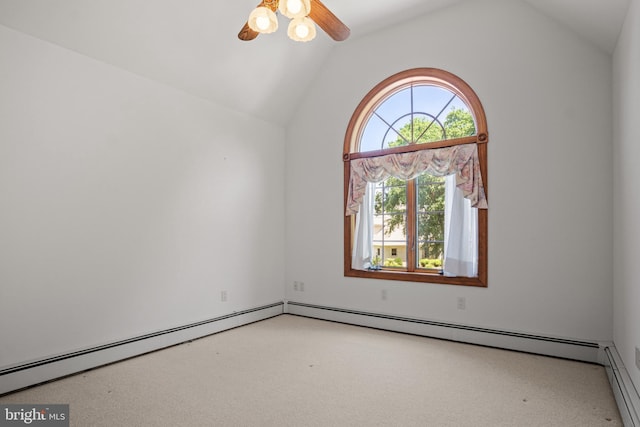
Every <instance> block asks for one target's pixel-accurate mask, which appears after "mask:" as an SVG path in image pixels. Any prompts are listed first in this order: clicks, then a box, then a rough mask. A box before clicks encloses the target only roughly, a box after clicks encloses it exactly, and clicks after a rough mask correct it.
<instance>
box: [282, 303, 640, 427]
mask: <svg viewBox="0 0 640 427" xmlns="http://www.w3.org/2000/svg"><path fill="white" fill-rule="evenodd" d="M285 312H286V313H290V314H296V315H301V316H307V317H313V318H317V319H324V320H331V321H336V322H341V323H348V324H353V325H359V326H367V327H372V328H376V329H383V330H388V331H394V332H402V333H409V334H413V335H420V336H425V337H431V338H440V339H446V340H451V341H458V342H464V343H470V344H478V345H483V346H488V347H496V348H502V349H509V350H516V351H522V352H527V353H534V354H542V355H547V356H553V357H562V358H566V359H573V360H580V361H584V362H590V363H598V364H602V358H603V356H602V352H603V347H602V346H601V345H600V344H599V343H597V342H591V341H579V340H571V339H565V338H557V337H550V336H541V335H533V334H525V333H520V332H514V331H505V330H497V329H489V328H482V327H476V326H469V325H462V324H455V323H446V322H438V321H432V320H425V319H416V318H409V317H401V316H394V315H388V314H382V313H372V312H364V311H357V310H350V309H344V308H336V307H326V306H320V305H314V304H306V303H300V302H294V301H286V306H285ZM639 427H640V426H639Z"/></svg>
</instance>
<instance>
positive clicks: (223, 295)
mask: <svg viewBox="0 0 640 427" xmlns="http://www.w3.org/2000/svg"><path fill="white" fill-rule="evenodd" d="M220 301H222V302H227V291H220Z"/></svg>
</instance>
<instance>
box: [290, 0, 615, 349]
mask: <svg viewBox="0 0 640 427" xmlns="http://www.w3.org/2000/svg"><path fill="white" fill-rule="evenodd" d="M610 61H611V58H610V57H609V56H608V55H606V54H605V53H602V52H601V51H599V50H598V49H597V48H595V47H593V46H592V45H590V44H589V43H587V42H586V41H584V40H582V39H580V38H579V37H578V36H577V35H575V34H574V33H572V32H570V31H568V30H566V29H565V28H564V27H562V26H560V25H559V24H557V23H556V22H555V21H553V20H551V19H548V18H546V17H545V16H543V15H541V14H539V13H538V12H536V11H535V10H533V9H532V8H530V7H529V6H528V5H526V4H523V3H521V2H514V1H512V0H482V1H477V0H475V1H466V2H463V3H460V4H458V5H456V6H453V7H451V8H448V9H444V10H441V11H439V12H436V13H433V14H430V15H428V16H424V17H418V18H416V19H415V20H414V21H413V22H408V23H405V24H403V25H401V26H394V27H391V28H389V29H387V30H386V31H379V32H377V33H375V34H372V35H368V36H366V37H362V38H360V39H354V40H352V41H351V42H350V43H349V44H344V45H339V46H337V47H336V48H335V50H334V52H333V54H332V56H331V58H330V60H328V61H327V62H326V64H325V67H324V69H323V70H321V71H320V73H319V75H318V77H317V79H316V81H315V83H314V86H313V88H312V89H311V90H310V93H309V94H308V96H307V98H306V101H305V102H304V104H303V105H301V106H300V108H299V109H298V114H297V116H296V117H295V119H294V120H293V121H292V125H291V126H290V129H289V130H288V135H287V136H288V138H287V141H288V145H287V174H286V182H287V192H286V194H287V263H286V282H287V291H286V297H287V299H289V300H293V301H298V302H306V303H313V304H321V305H327V306H334V307H343V308H351V309H356V310H364V311H375V312H382V313H389V314H396V315H403V316H411V317H419V318H424V319H433V320H439V321H448V322H456V323H463V324H470V325H476V326H483V327H492V328H499V329H506V330H515V331H523V332H528V333H536V334H544V335H552V336H561V337H567V338H574V339H586V340H605V341H606V340H611V339H612V316H613V314H612V291H611V288H612V283H611V282H612V279H611V278H612V274H613V273H612V264H613V261H612V239H611V235H612V232H613V226H612V221H613V219H612V216H613V214H612V208H611V205H612V201H613V198H612V195H611V188H612V185H613V184H612V149H611V138H612V137H611V134H612V119H611V78H612V73H611V62H610ZM413 67H437V68H442V69H445V70H448V71H450V72H453V73H454V74H456V75H458V76H460V77H461V78H463V79H464V80H465V81H466V82H467V83H469V84H470V85H471V86H472V87H473V88H474V89H475V90H476V92H477V94H478V95H479V97H480V99H481V101H482V102H483V105H484V107H485V110H486V113H487V118H488V126H489V134H490V142H489V178H488V187H489V207H490V208H489V218H490V219H489V286H488V288H486V289H478V288H469V287H460V286H444V285H436V284H418V283H405V282H390V281H389V282H386V281H374V280H366V279H357V278H345V277H343V274H342V272H343V269H342V263H343V250H342V244H343V229H342V228H343V227H342V224H343V223H342V221H343V217H342V215H343V194H342V193H343V190H342V188H343V178H342V161H341V153H342V146H343V138H344V134H345V130H346V127H347V124H348V121H349V118H350V116H351V114H352V113H353V111H354V109H355V108H356V106H357V104H358V103H359V102H360V100H361V99H362V98H363V97H364V96H365V94H366V93H367V92H368V91H369V90H370V89H371V88H372V87H373V86H374V85H375V84H377V83H378V82H380V81H381V80H383V79H384V78H386V77H388V76H390V75H392V74H394V73H396V72H399V71H402V70H405V69H408V68H413ZM309 242H313V243H312V244H310V243H309ZM293 281H303V282H304V283H305V290H304V292H300V291H294V290H293ZM383 289H386V290H387V297H388V298H387V300H382V298H381V291H382V290H383ZM458 296H464V297H466V299H467V309H466V310H458V309H457V307H456V297H458Z"/></svg>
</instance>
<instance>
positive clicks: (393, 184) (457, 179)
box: [343, 68, 488, 286]
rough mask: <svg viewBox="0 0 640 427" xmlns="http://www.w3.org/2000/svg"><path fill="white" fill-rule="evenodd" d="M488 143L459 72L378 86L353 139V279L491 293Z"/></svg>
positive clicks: (408, 74) (414, 73)
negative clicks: (488, 287) (483, 288)
mask: <svg viewBox="0 0 640 427" xmlns="http://www.w3.org/2000/svg"><path fill="white" fill-rule="evenodd" d="M487 142H488V132H487V124H486V118H485V115H484V110H483V109H482V105H481V103H480V101H479V99H478V97H477V96H476V94H475V92H474V91H473V90H472V89H471V87H469V86H468V85H467V84H466V83H465V82H464V81H463V80H461V79H460V78H458V77H456V76H455V75H453V74H451V73H449V72H446V71H443V70H438V69H433V68H418V69H412V70H407V71H404V72H401V73H398V74H396V75H394V76H391V77H389V78H388V79H386V80H384V81H383V82H381V83H380V84H378V85H377V86H376V87H375V88H373V89H372V90H371V91H370V92H369V93H368V94H367V95H366V96H365V98H364V99H363V100H362V102H361V103H360V105H359V106H358V108H357V109H356V111H355V112H354V114H353V116H352V118H351V121H350V123H349V127H348V129H347V132H346V136H345V143H344V151H343V160H344V167H345V173H344V180H345V184H344V188H345V210H346V212H345V232H344V233H345V239H344V240H345V242H344V248H345V255H344V257H345V261H344V265H345V275H346V276H355V277H369V278H380V279H392V280H408V281H422V282H434V283H445V284H460V285H473V286H486V285H487V200H486V192H487V188H486V177H487V160H486V157H487V154H486V153H487V148H486V147H487Z"/></svg>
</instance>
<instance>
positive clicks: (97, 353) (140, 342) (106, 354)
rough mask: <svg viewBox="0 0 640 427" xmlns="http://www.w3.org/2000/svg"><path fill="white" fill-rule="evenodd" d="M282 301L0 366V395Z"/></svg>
mask: <svg viewBox="0 0 640 427" xmlns="http://www.w3.org/2000/svg"><path fill="white" fill-rule="evenodd" d="M283 312H284V302H282V301H280V302H277V303H273V304H269V305H264V306H260V307H255V308H251V309H247V310H243V311H237V312H233V313H230V314H227V315H223V316H219V317H215V318H212V319H207V320H203V321H200V322H196V323H191V324H188V325H183V326H179V327H175V328H171V329H166V330H162V331H158V332H153V333H150V334H145V335H141V336H137V337H133V338H129V339H125V340H122V341H117V342H112V343H108V344H104V345H101V346H96V347H91V348H86V349H83V350H79V351H74V352H69V353H65V354H60V355H57V356H52V357H47V358H43V359H40V360H35V361H32V362H28V363H22V364H18V365H14V366H9V367H4V368H0V396H1V395H3V394H7V393H10V392H13V391H16V390H20V389H23V388H26V387H30V386H33V385H37V384H41V383H44V382H47V381H50V380H54V379H57V378H62V377H65V376H68V375H72V374H75V373H78V372H82V371H86V370H88V369H93V368H96V367H99V366H103V365H107V364H109V363H113V362H117V361H120V360H124V359H128V358H131V357H134V356H139V355H141V354H145V353H149V352H151V351H155V350H159V349H162V348H166V347H170V346H173V345H176V344H180V343H184V342H187V341H191V340H194V339H198V338H202V337H205V336H207V335H211V334H215V333H218V332H222V331H225V330H228V329H233V328H236V327H239V326H243V325H247V324H249V323H253V322H257V321H260V320H264V319H268V318H270V317H274V316H278V315H281V314H283Z"/></svg>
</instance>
